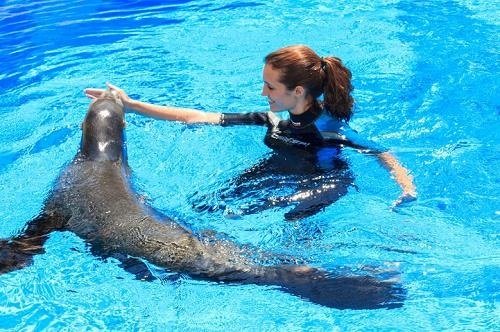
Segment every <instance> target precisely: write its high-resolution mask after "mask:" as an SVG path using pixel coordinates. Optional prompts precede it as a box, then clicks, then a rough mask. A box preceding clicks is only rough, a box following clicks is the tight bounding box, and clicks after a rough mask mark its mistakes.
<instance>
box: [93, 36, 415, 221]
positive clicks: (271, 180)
mask: <svg viewBox="0 0 500 332" xmlns="http://www.w3.org/2000/svg"><path fill="white" fill-rule="evenodd" d="M263 78H264V86H263V89H262V95H263V96H265V97H267V99H268V102H269V107H270V111H269V112H251V113H238V114H234V113H233V114H232V113H213V112H204V111H199V110H194V109H186V108H177V107H170V106H159V105H154V104H149V103H144V102H141V101H138V100H134V99H131V98H130V97H129V96H128V95H127V94H126V93H125V92H124V91H123V90H121V89H119V88H118V87H116V86H113V85H111V84H108V88H109V89H111V90H112V91H115V92H116V93H117V94H118V95H119V96H120V98H121V100H122V101H123V104H124V105H125V107H126V108H128V109H131V110H133V111H135V112H137V113H140V114H143V115H147V116H151V117H156V118H160V119H165V120H175V121H182V122H186V123H211V124H220V125H223V126H227V125H235V124H240V125H241V124H243V125H265V126H267V127H268V131H267V134H266V136H265V140H264V142H265V143H266V145H268V146H269V147H270V148H271V149H273V151H274V152H273V153H272V154H271V156H270V157H269V158H267V159H266V160H264V161H263V162H262V163H260V164H259V165H257V166H254V167H252V168H250V169H249V170H247V171H246V172H245V173H244V174H242V175H241V176H240V177H238V178H237V179H236V180H235V181H233V183H232V187H233V189H232V190H229V193H228V192H225V195H226V196H231V195H242V192H243V191H245V190H251V188H248V187H252V186H257V187H262V186H263V185H264V186H266V185H267V186H269V185H271V184H272V185H274V186H275V187H279V186H280V184H285V183H288V184H290V182H294V183H296V186H295V192H293V193H291V194H288V195H285V196H279V195H278V196H272V197H266V198H261V199H260V200H261V202H260V203H256V204H254V205H253V206H250V207H247V209H246V212H248V213H251V212H257V211H259V210H261V209H263V208H268V207H272V206H287V205H294V206H295V208H294V209H292V210H291V211H289V212H288V213H287V214H286V215H285V216H286V217H287V219H298V218H302V217H305V216H309V215H313V214H315V213H317V212H318V211H320V210H322V209H323V208H324V207H325V206H327V205H329V204H331V203H333V202H334V201H336V200H337V199H338V198H340V197H341V196H343V195H344V194H345V193H346V192H347V188H348V187H349V186H350V185H352V181H353V178H352V175H351V173H350V172H349V171H348V167H347V163H346V162H345V161H344V160H343V159H342V158H341V156H340V151H341V150H340V148H341V147H343V146H349V147H353V148H355V149H357V150H358V151H361V152H364V153H369V154H373V155H376V156H377V157H378V159H379V160H380V162H381V163H382V165H384V166H385V167H386V168H387V169H388V170H389V171H390V173H391V174H392V175H393V177H394V179H395V180H396V182H397V183H398V184H399V186H400V187H401V189H402V195H401V196H400V197H399V199H398V200H397V201H396V202H395V205H399V204H401V203H403V202H406V201H411V200H414V199H416V189H415V185H414V184H413V179H412V177H411V176H410V175H409V173H408V171H407V170H406V169H405V168H404V167H402V166H401V165H400V164H399V162H398V161H397V160H396V159H395V158H394V157H393V156H392V155H391V154H390V153H389V152H387V150H385V149H383V148H381V147H378V146H377V145H375V144H374V143H373V142H370V141H368V140H364V139H362V138H361V137H360V136H359V135H357V133H356V132H354V131H353V130H352V129H350V128H349V126H348V125H347V122H348V121H349V120H350V118H351V116H352V113H353V110H352V109H353V102H354V101H353V98H352V96H351V92H352V89H353V88H352V85H351V72H350V71H349V69H347V68H346V67H345V66H344V65H343V63H342V61H341V60H340V59H339V58H336V57H325V58H322V57H319V56H318V55H317V54H316V53H315V52H314V51H313V50H312V49H310V48H309V47H307V46H304V45H295V46H288V47H284V48H281V49H278V50H277V51H275V52H272V53H270V54H269V55H267V56H266V57H265V65H264V70H263ZM101 92H102V89H86V90H85V93H86V95H87V96H88V97H89V98H96V97H97V96H98V95H99V94H100V93H101ZM321 96H322V97H323V98H322V100H320V97H321ZM284 111H286V112H288V115H289V119H286V120H282V119H280V118H279V117H278V116H277V115H276V114H275V113H277V112H284ZM306 175H309V177H307V176H306ZM304 176H306V178H304ZM287 179H288V180H287ZM287 181H288V182H287ZM266 183H267V184H266ZM226 198H227V197H226Z"/></svg>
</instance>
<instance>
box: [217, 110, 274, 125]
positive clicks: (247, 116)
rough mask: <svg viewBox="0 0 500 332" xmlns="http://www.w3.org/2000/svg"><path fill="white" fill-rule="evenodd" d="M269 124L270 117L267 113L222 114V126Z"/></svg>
mask: <svg viewBox="0 0 500 332" xmlns="http://www.w3.org/2000/svg"><path fill="white" fill-rule="evenodd" d="M268 123H269V116H268V114H267V113H265V112H249V113H222V115H221V119H220V124H221V125H222V126H231V125H266V124H268Z"/></svg>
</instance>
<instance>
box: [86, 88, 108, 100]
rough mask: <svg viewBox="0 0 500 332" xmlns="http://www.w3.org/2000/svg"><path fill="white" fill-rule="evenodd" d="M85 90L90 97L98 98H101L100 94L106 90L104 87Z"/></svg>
mask: <svg viewBox="0 0 500 332" xmlns="http://www.w3.org/2000/svg"><path fill="white" fill-rule="evenodd" d="M83 92H84V93H85V95H86V96H87V97H89V98H90V99H96V98H99V96H100V95H101V94H102V93H103V92H104V90H103V89H94V88H88V89H85V90H83Z"/></svg>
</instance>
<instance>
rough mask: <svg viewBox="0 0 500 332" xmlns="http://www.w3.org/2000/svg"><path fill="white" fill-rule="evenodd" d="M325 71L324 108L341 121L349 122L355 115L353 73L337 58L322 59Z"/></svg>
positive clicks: (322, 66)
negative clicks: (352, 94) (352, 93)
mask: <svg viewBox="0 0 500 332" xmlns="http://www.w3.org/2000/svg"><path fill="white" fill-rule="evenodd" d="M321 68H322V69H323V70H324V73H325V76H324V83H323V84H324V85H323V108H324V109H325V110H326V111H327V112H328V113H329V114H330V115H331V116H333V117H335V118H337V119H339V120H345V121H349V120H350V119H351V116H352V114H353V111H352V108H353V104H354V99H353V98H352V96H351V92H352V90H353V86H352V84H351V77H352V75H351V71H350V70H349V69H348V68H347V67H345V66H344V65H343V63H342V60H340V59H339V58H337V57H325V58H322V59H321Z"/></svg>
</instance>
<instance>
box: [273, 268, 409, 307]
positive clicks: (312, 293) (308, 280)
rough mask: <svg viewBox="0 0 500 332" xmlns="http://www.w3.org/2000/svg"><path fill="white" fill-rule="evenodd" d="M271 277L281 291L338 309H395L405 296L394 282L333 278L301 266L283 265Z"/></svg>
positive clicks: (343, 276)
mask: <svg viewBox="0 0 500 332" xmlns="http://www.w3.org/2000/svg"><path fill="white" fill-rule="evenodd" d="M273 274H274V276H272V277H271V280H273V279H274V280H273V281H272V283H273V284H275V285H278V286H280V287H281V289H282V290H283V291H285V292H287V293H291V294H294V295H297V296H300V297H302V298H304V299H307V300H309V301H311V302H314V303H318V304H321V305H324V306H327V307H332V308H337V309H377V308H387V309H391V308H398V307H401V306H402V305H403V301H404V299H405V297H406V292H405V290H404V289H403V288H402V286H401V284H400V283H398V282H397V281H394V280H380V279H377V278H375V277H371V276H349V275H334V274H330V273H327V272H325V271H322V270H318V269H315V268H307V267H300V266H295V267H293V266H286V267H283V266H282V267H279V268H276V270H275V273H273Z"/></svg>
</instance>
